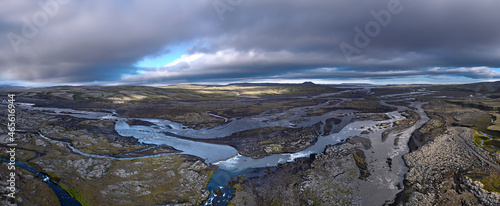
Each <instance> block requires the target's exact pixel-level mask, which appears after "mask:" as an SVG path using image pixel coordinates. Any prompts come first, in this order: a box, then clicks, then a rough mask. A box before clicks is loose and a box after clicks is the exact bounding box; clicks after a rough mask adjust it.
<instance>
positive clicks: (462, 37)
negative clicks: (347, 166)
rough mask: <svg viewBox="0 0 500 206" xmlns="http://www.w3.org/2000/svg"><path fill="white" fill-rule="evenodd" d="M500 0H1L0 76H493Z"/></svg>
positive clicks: (383, 80)
mask: <svg viewBox="0 0 500 206" xmlns="http://www.w3.org/2000/svg"><path fill="white" fill-rule="evenodd" d="M498 8H500V1H498V0H476V1H470V0H419V1H412V0H272V1H270V0H189V1H186V0H106V1H102V0H86V1H81V0H40V1H31V0H3V1H1V2H0V85H17V86H53V85H121V84H138V85H169V84H192V83H196V84H227V83H236V82H276V83H300V82H304V81H312V82H315V83H320V84H339V83H371V84H412V83H415V84H420V83H439V84H451V83H470V82H479V81H497V80H500V24H499V22H498V21H499V19H500V12H498Z"/></svg>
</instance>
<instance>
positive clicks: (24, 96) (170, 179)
mask: <svg viewBox="0 0 500 206" xmlns="http://www.w3.org/2000/svg"><path fill="white" fill-rule="evenodd" d="M476 88H477V87H474V86H471V85H463V86H460V87H457V86H454V87H452V86H439V85H438V86H436V85H426V86H418V87H410V86H404V87H403V86H401V87H399V86H387V87H376V88H375V87H373V88H371V87H370V88H335V87H321V86H303V87H301V86H265V87H254V86H227V87H224V86H221V87H218V86H213V87H211V86H186V85H185V86H171V87H165V88H149V87H127V86H120V87H95V88H93V87H74V88H73V87H57V88H41V89H29V90H19V91H15V92H17V94H18V96H19V101H25V102H31V103H35V104H37V105H39V106H44V107H56V108H78V109H79V110H80V111H93V112H99V111H106V112H110V111H113V112H115V113H113V114H114V115H117V116H120V117H123V118H127V121H126V123H127V125H128V126H130V127H138V128H140V127H143V128H159V126H158V125H155V124H154V123H152V122H150V121H147V119H137V118H156V119H167V120H171V121H173V122H178V123H182V126H183V127H184V128H180V129H185V128H190V129H193V131H200V132H205V131H207V130H210V129H212V128H216V127H221V128H223V127H224V126H227V125H230V124H231V122H237V121H238V120H240V119H245V118H248V119H252V118H253V117H257V116H258V117H259V118H263V119H265V118H267V117H269V118H268V119H265V120H260V119H259V118H257V119H258V121H259V123H258V124H259V125H260V124H262V125H265V124H268V123H273V122H274V123H276V122H279V123H280V125H279V126H276V124H275V125H272V126H262V125H260V126H259V127H257V128H255V127H253V128H251V129H248V130H236V131H237V132H234V133H232V132H229V133H227V134H228V135H227V136H224V137H218V138H207V139H202V138H190V137H184V136H182V135H180V134H175V133H173V132H170V133H168V132H165V134H167V135H170V136H172V137H175V138H179V139H182V140H190V141H197V142H202V143H211V144H217V145H219V146H220V145H224V146H227V147H229V146H231V147H229V148H231V149H233V150H235V149H236V150H237V152H238V153H239V155H244V156H246V157H249V158H253V160H255V159H260V158H264V157H269V156H273V155H276V154H288V153H296V152H300V151H303V150H304V149H307V148H309V147H311V146H313V145H315V144H316V143H317V142H319V140H318V139H319V138H320V137H325V136H329V137H335V134H337V133H339V132H341V130H342V129H343V128H344V127H345V126H346V125H347V124H349V123H354V122H357V121H367V122H370V121H371V123H373V121H379V122H375V123H373V125H374V126H370V127H365V126H364V125H359V126H356V127H353V128H350V129H349V130H359V131H360V132H358V133H357V134H356V135H350V136H347V137H345V138H344V137H343V138H344V139H342V140H341V141H340V140H339V141H338V142H341V143H339V144H336V145H329V146H327V147H326V148H325V149H324V150H323V151H322V152H320V153H319V154H312V155H310V156H309V157H303V156H301V157H302V158H298V159H295V161H293V162H286V161H281V160H280V161H281V164H278V166H277V167H272V168H271V167H268V168H267V171H268V172H267V173H266V174H263V175H261V176H259V177H252V178H245V177H244V174H242V175H243V176H240V177H239V178H235V179H233V180H232V181H230V182H228V185H229V186H232V187H233V188H234V189H235V190H236V191H235V194H234V195H235V196H234V198H233V199H232V200H231V201H230V203H229V204H230V205H361V204H363V205H367V202H369V201H370V200H372V199H376V200H377V201H379V200H381V201H382V202H383V201H384V200H385V201H386V202H385V204H386V205H388V204H392V205H499V204H500V195H499V193H500V153H499V152H500V144H498V142H499V139H500V129H498V128H499V127H498V125H500V118H498V117H499V114H498V113H497V112H498V111H499V108H500V101H498V98H497V97H498V96H499V94H500V89H498V91H497V90H496V89H487V90H484V89H476ZM484 88H490V87H484ZM492 88H496V87H492ZM347 90H348V91H350V92H339V91H347ZM478 92H481V95H478V94H477V93H478ZM395 100H397V101H395ZM415 102H420V103H421V104H420V105H424V106H423V109H424V111H425V114H424V113H423V112H422V110H421V109H417V107H416V106H415V104H414V103H415ZM424 102H425V103H426V104H423V103H424ZM3 105H4V104H2V106H3ZM2 108H3V107H2ZM294 108H299V109H300V113H298V112H297V111H299V110H296V111H291V109H294ZM401 108H404V109H401ZM419 108H420V107H419ZM341 109H344V110H346V109H348V110H349V111H347V112H344V111H341V112H338V111H339V110H341ZM396 109H398V111H397V112H396ZM6 112H7V111H6V109H0V115H2V116H6ZM16 112H17V113H16V115H17V117H18V118H17V119H18V121H17V122H16V124H17V125H18V127H17V130H18V131H17V135H18V136H17V138H16V141H17V142H18V145H19V146H18V147H17V148H16V151H17V153H16V158H17V159H18V160H20V161H23V162H26V163H28V164H29V165H30V166H32V167H34V168H35V169H36V170H38V171H40V172H43V173H45V174H47V175H48V176H49V177H50V181H51V182H53V183H55V184H57V185H59V186H61V187H62V188H63V189H64V190H65V191H67V192H68V193H69V194H70V195H71V196H72V197H73V198H74V199H76V200H78V201H79V202H80V203H81V204H82V205H200V204H201V203H202V202H203V201H205V200H206V199H208V198H209V195H211V194H210V192H211V191H209V190H207V184H208V183H209V181H210V180H211V175H212V174H213V173H214V171H216V170H217V167H216V166H212V165H210V164H209V163H207V161H206V159H202V158H199V157H197V156H191V155H185V153H184V154H180V153H182V151H180V150H178V149H175V148H174V147H173V146H169V145H166V144H165V145H155V144H145V143H140V142H139V140H138V139H136V138H134V137H127V136H123V135H120V134H119V133H118V132H117V129H116V128H115V126H116V121H112V120H110V119H106V118H101V119H85V118H81V117H75V116H71V115H65V113H64V112H63V113H61V114H53V113H50V112H44V111H40V110H29V109H28V110H23V109H21V108H18V110H17V111H16ZM419 112H420V113H419ZM263 114H265V115H263ZM395 114H398V115H399V116H402V118H400V119H396V120H397V121H396V120H394V121H392V122H391V120H392V119H394V118H395ZM419 114H420V115H419ZM398 115H396V116H398ZM424 116H427V117H428V118H427V117H425V118H426V121H425V124H424V122H423V121H422V118H423V117H424ZM345 117H349V118H345ZM427 119H429V120H428V121H427ZM281 122H282V123H286V124H281ZM304 122H308V125H307V126H301V124H302V123H304ZM417 122H420V123H419V124H417ZM6 123H7V122H6V121H5V120H2V121H0V124H1V126H0V143H1V144H0V149H2V150H5V149H7V146H6V143H8V141H7V135H6V132H7V129H6ZM422 124H423V125H422ZM297 125H299V126H297ZM415 125H422V126H418V127H417V126H415ZM165 128H170V129H172V127H169V126H166V127H165ZM178 131H180V130H178ZM407 131H412V133H411V132H407ZM413 131H414V132H413ZM344 132H349V131H344ZM405 132H407V133H408V134H406V133H405ZM358 134H359V135H358ZM403 135H406V136H403ZM406 141H408V142H406ZM325 145H326V144H325ZM406 146H407V147H406ZM382 147H383V148H382ZM322 148H323V147H322ZM381 148H382V150H381ZM200 149H202V148H200ZM404 149H408V150H404ZM318 151H320V150H317V151H316V152H318ZM400 151H405V152H404V153H406V152H408V151H409V153H407V154H406V155H404V156H403V159H401V158H400V156H398V155H396V153H397V152H400ZM214 152H217V151H214ZM0 156H1V157H6V156H5V155H4V154H1V155H0ZM403 160H404V163H402V161H403ZM283 162H285V163H283ZM405 164H406V166H407V167H408V168H407V169H408V170H407V173H406V167H405ZM275 165H276V164H275ZM395 165H398V166H401V167H399V168H403V170H401V173H398V172H396V168H398V167H395ZM261 170H266V168H261ZM383 171H385V172H386V173H387V174H386V173H384V174H381V173H383ZM7 172H8V171H7V170H5V167H4V166H3V165H2V169H1V170H0V175H2V176H7ZM392 173H394V174H396V173H397V175H396V176H398V177H399V179H398V178H396V179H394V180H397V181H399V182H397V181H396V182H392V179H390V178H387V179H386V180H381V182H384V181H388V183H387V184H385V183H384V184H385V185H384V187H387V188H380V190H390V191H389V193H390V194H391V195H392V196H394V194H396V193H397V192H399V193H398V195H397V196H396V197H395V198H394V197H380V198H372V197H370V195H372V194H368V193H370V192H369V190H373V189H376V188H377V187H381V185H380V184H378V183H377V181H378V179H380V178H382V179H383V177H384V175H392ZM404 173H406V174H405V175H404V181H402V182H401V179H402V178H403V176H402V175H403V174H404ZM16 178H17V179H18V184H19V185H20V186H19V187H18V190H19V191H18V195H19V197H20V198H16V199H9V198H6V197H5V196H2V197H0V202H1V203H2V204H3V205H9V204H11V205H16V204H17V205H58V204H60V202H59V200H58V199H57V197H56V194H55V193H54V191H53V190H52V189H51V188H49V186H48V185H47V184H46V183H44V182H43V181H42V180H41V179H39V178H38V177H36V176H34V175H33V174H32V173H30V172H28V171H25V170H22V169H18V170H16ZM389 179H390V180H389ZM0 184H1V187H0V191H1V194H2V195H4V194H5V193H6V192H7V190H6V188H5V186H6V185H5V182H1V183H0ZM33 191H37V192H36V193H33ZM213 192H215V191H213ZM217 193H218V195H224V194H223V193H222V192H221V191H220V190H217ZM373 193H374V194H375V192H373ZM389 193H381V194H389ZM377 194H378V193H377ZM381 204H384V203H381ZM376 205H378V203H377V204H376Z"/></svg>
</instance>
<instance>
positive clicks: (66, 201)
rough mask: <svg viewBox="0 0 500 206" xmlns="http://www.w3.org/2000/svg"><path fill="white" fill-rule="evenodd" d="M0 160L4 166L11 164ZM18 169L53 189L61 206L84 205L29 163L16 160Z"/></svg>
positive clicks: (6, 160)
mask: <svg viewBox="0 0 500 206" xmlns="http://www.w3.org/2000/svg"><path fill="white" fill-rule="evenodd" d="M0 159H1V160H2V164H5V163H7V162H10V161H9V160H8V159H5V158H0ZM16 167H20V168H23V169H24V170H26V171H28V172H29V173H31V174H33V175H35V176H36V177H38V178H39V179H40V180H42V181H43V182H45V183H46V184H47V185H49V187H50V189H52V190H53V191H54V193H55V194H56V196H57V198H58V199H59V202H60V203H61V206H81V205H82V204H80V202H78V201H77V200H76V199H74V198H73V197H71V195H70V194H69V193H68V192H66V190H64V189H63V188H62V187H61V186H59V185H58V184H56V183H54V182H52V180H50V178H49V176H48V175H47V174H45V173H42V172H40V171H38V170H36V169H35V168H34V167H32V166H30V165H28V163H26V162H23V161H19V160H16Z"/></svg>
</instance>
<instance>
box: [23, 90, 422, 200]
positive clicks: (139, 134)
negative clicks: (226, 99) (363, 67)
mask: <svg viewBox="0 0 500 206" xmlns="http://www.w3.org/2000/svg"><path fill="white" fill-rule="evenodd" d="M368 92H369V90H368ZM329 95H332V94H327V95H321V96H317V97H320V98H327V97H328V96H329ZM404 97H405V98H407V96H404ZM311 98H316V97H311ZM331 100H336V101H349V99H340V98H336V99H334V98H332V99H331ZM331 100H330V101H331ZM381 102H382V103H383V104H385V105H389V106H394V105H390V104H388V103H387V102H385V101H381ZM422 104H423V103H414V104H413V105H412V106H414V107H415V108H417V112H418V113H419V114H420V115H421V117H423V118H421V119H420V120H419V121H418V122H417V123H416V124H415V126H413V127H412V128H409V129H407V130H405V131H403V132H401V135H400V136H401V137H399V138H400V139H401V141H400V145H399V146H397V147H394V146H388V144H383V143H379V142H377V141H374V139H377V138H379V139H380V134H381V133H382V132H383V131H384V130H385V129H386V128H384V127H382V126H381V125H382V124H388V125H391V126H392V125H393V124H394V122H395V121H398V120H402V119H405V117H403V116H402V115H401V111H404V110H406V109H407V108H406V107H402V106H397V107H398V110H397V111H393V112H388V113H386V115H387V116H388V117H389V118H390V119H388V120H382V121H372V120H364V121H353V120H354V119H355V118H356V117H357V116H358V115H359V114H358V113H357V112H356V111H355V110H343V109H339V110H334V111H331V112H328V113H326V114H323V115H320V116H313V117H307V118H306V120H305V121H303V122H300V123H296V124H293V123H291V122H290V121H291V120H294V119H298V118H300V117H301V116H302V115H304V114H305V113H307V111H311V110H314V109H317V108H327V107H335V106H336V105H329V101H327V102H326V103H322V104H319V105H314V106H306V107H296V108H292V109H289V110H287V111H283V112H279V113H269V112H264V113H262V114H259V115H255V116H250V117H243V118H232V119H230V121H229V123H226V124H224V125H222V126H217V127H213V128H204V129H201V130H194V129H190V128H187V127H185V126H183V125H182V124H180V123H176V122H172V121H169V120H163V119H146V118H141V119H140V120H143V121H148V122H151V123H153V125H151V126H143V125H129V124H127V122H128V121H129V120H131V119H129V118H122V117H119V116H118V114H116V112H114V111H113V110H102V111H97V112H96V111H81V110H76V109H61V108H47V107H35V106H34V105H33V104H27V103H23V104H21V107H23V108H25V109H30V110H38V111H41V112H44V113H47V114H52V115H69V116H73V117H78V118H85V119H109V120H113V121H114V122H115V130H116V131H117V132H118V134H120V135H122V136H132V137H134V138H136V139H138V140H139V142H141V143H147V144H156V145H168V146H171V147H173V148H175V149H177V150H180V151H182V152H181V154H188V155H194V156H197V157H200V158H202V159H204V160H205V162H206V163H207V164H213V165H217V166H218V167H219V169H218V170H217V171H216V172H215V173H214V174H213V176H212V179H211V180H210V182H209V184H208V187H207V189H208V190H209V191H210V192H211V196H210V199H209V201H207V202H206V203H204V204H205V205H209V204H212V203H214V204H215V205H226V204H227V202H228V201H229V200H230V199H231V198H232V193H233V190H232V188H231V187H229V186H228V185H227V183H228V181H229V180H231V179H234V178H236V177H237V176H238V175H243V174H244V175H246V176H247V178H249V177H252V176H253V174H255V175H264V172H265V171H266V170H267V169H265V168H268V167H274V166H276V165H278V164H280V163H284V162H291V161H294V160H295V159H296V158H300V157H308V156H309V155H311V154H316V153H321V152H323V150H324V149H325V147H326V146H327V145H334V144H337V143H339V142H341V141H343V140H345V139H347V138H349V137H352V136H357V135H361V133H362V132H363V131H366V130H367V129H371V131H372V133H371V134H370V135H369V136H370V139H371V140H372V141H373V142H374V147H373V150H374V151H375V150H377V153H376V155H368V158H373V160H375V159H377V160H378V161H380V160H379V159H385V158H384V157H390V158H392V159H394V161H393V170H392V172H391V173H387V174H386V173H383V174H384V175H383V176H380V177H379V176H375V175H374V176H373V178H375V179H373V181H372V182H373V184H367V185H365V188H369V189H370V190H372V189H377V188H378V187H380V186H384V187H386V188H388V189H382V190H380V191H377V192H379V193H380V194H384V195H389V196H392V194H394V195H395V193H396V192H397V189H395V183H396V182H401V181H402V177H403V175H404V173H406V170H407V168H405V164H404V162H403V161H402V159H401V156H402V155H403V154H405V153H407V150H408V149H407V146H404V145H403V144H406V142H407V141H408V138H409V135H411V133H412V132H413V131H414V130H415V128H418V127H420V125H422V124H423V123H424V122H425V121H426V119H425V118H426V117H427V116H426V115H425V113H424V112H423V109H422V108H421V105H422ZM284 114H292V115H291V116H288V117H286V118H283V119H280V118H277V117H280V116H282V115H284ZM332 117H335V118H338V119H341V120H342V122H341V123H340V124H339V128H342V129H341V130H340V131H339V132H337V133H334V134H330V135H326V136H319V137H318V140H317V142H316V143H315V144H314V145H312V146H310V147H308V148H306V149H305V150H303V151H299V152H295V153H282V154H274V155H270V156H266V157H264V158H260V159H252V158H250V157H246V156H244V155H241V154H239V153H238V151H237V150H236V149H235V148H233V147H231V146H227V145H218V144H210V143H204V142H199V141H194V140H186V139H180V138H177V137H173V136H169V135H166V134H165V132H169V133H173V134H176V135H181V136H185V137H190V138H198V139H207V138H218V137H224V136H228V135H230V134H232V133H234V132H239V131H244V130H249V129H254V128H260V127H269V126H287V127H302V126H311V125H313V124H315V123H317V122H323V124H324V123H325V121H326V119H328V118H332ZM217 118H225V117H220V116H218V117H217ZM277 119H279V120H277ZM40 135H41V136H42V137H43V135H42V134H40ZM393 135H395V134H393ZM45 138H47V137H45ZM390 138H391V139H390V140H393V139H394V138H395V137H394V136H390ZM390 140H387V142H389V141H390ZM53 141H55V140H53ZM391 144H392V143H391ZM66 145H67V146H68V147H70V148H72V147H71V145H70V144H69V143H66ZM72 151H73V152H75V153H78V154H80V155H83V156H87V157H93V158H109V159H115V160H120V159H138V158H141V157H137V158H113V157H109V156H104V155H92V154H86V153H82V152H80V151H78V150H76V149H74V148H73V149H72ZM368 153H369V152H368ZM379 154H380V155H379ZM377 155H378V156H377ZM142 158H147V157H142ZM384 162H385V160H384ZM376 163H377V165H378V162H376ZM372 169H377V168H372ZM379 170H380V171H382V169H377V171H379ZM389 176H390V177H389ZM391 178H392V179H391ZM378 179H381V181H377V180H378ZM215 190H221V193H219V195H215V193H214V191H215ZM387 190H389V192H387ZM383 191H385V192H383ZM368 194H371V193H370V192H368ZM384 198H385V197H384ZM384 198H381V199H384ZM364 199H365V200H366V201H373V200H376V201H377V202H380V201H382V200H379V199H377V198H364ZM385 200H386V199H384V201H385ZM382 203H383V202H382Z"/></svg>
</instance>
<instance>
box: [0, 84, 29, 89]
mask: <svg viewBox="0 0 500 206" xmlns="http://www.w3.org/2000/svg"><path fill="white" fill-rule="evenodd" d="M24 88H28V87H22V86H11V85H0V89H24Z"/></svg>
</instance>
